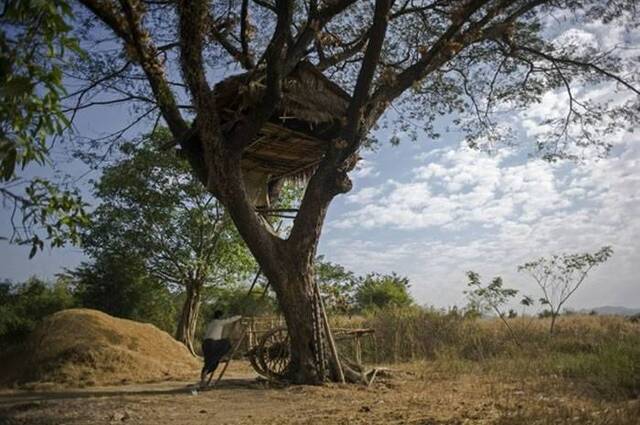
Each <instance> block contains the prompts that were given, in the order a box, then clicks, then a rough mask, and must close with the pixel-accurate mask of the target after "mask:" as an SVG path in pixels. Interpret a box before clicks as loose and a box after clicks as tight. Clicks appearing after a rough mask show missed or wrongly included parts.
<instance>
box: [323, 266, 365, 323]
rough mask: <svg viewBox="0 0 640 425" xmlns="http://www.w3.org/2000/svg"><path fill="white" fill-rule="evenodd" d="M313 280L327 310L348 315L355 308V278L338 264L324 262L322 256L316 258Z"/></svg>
mask: <svg viewBox="0 0 640 425" xmlns="http://www.w3.org/2000/svg"><path fill="white" fill-rule="evenodd" d="M315 278H316V281H317V283H318V286H319V288H320V292H321V294H322V296H323V301H324V305H325V307H326V308H327V309H328V310H330V311H333V312H340V313H349V312H351V311H352V310H353V309H354V308H355V307H356V306H355V299H354V290H355V286H356V283H357V278H356V276H355V275H354V274H353V272H351V271H349V270H347V269H346V268H344V266H341V265H340V264H336V263H332V262H330V261H325V259H324V257H323V256H318V258H316V263H315Z"/></svg>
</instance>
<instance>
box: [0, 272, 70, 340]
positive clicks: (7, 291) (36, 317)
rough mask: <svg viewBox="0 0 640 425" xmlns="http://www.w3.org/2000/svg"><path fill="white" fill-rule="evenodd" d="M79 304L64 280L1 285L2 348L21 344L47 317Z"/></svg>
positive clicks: (37, 280) (0, 319)
mask: <svg viewBox="0 0 640 425" xmlns="http://www.w3.org/2000/svg"><path fill="white" fill-rule="evenodd" d="M76 303H77V302H76V299H75V297H74V295H73V293H72V291H71V289H70V286H69V283H68V281H66V280H64V279H59V280H57V281H56V282H54V283H47V282H44V281H42V280H40V279H37V278H35V277H32V278H30V279H29V280H27V281H26V282H24V283H22V284H13V283H11V282H3V283H0V345H1V346H3V347H7V346H10V345H15V344H19V343H21V342H22V341H24V340H25V338H26V337H27V335H28V334H29V333H30V332H31V331H33V329H34V328H35V327H36V325H37V324H38V323H39V322H40V321H41V320H42V319H43V318H44V317H46V316H48V315H50V314H52V313H55V312H56V311H59V310H64V309H66V308H70V307H73V306H74V305H76Z"/></svg>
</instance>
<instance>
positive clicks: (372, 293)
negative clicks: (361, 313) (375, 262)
mask: <svg viewBox="0 0 640 425" xmlns="http://www.w3.org/2000/svg"><path fill="white" fill-rule="evenodd" d="M409 286H410V285H409V279H407V278H406V277H402V276H398V275H397V274H395V273H391V274H385V275H381V274H378V273H370V274H368V275H367V276H365V277H364V278H360V280H359V281H358V283H357V285H356V291H355V299H356V302H357V305H358V308H359V309H360V310H368V309H372V308H384V307H388V306H396V307H404V306H408V305H411V304H413V298H412V297H411V294H409Z"/></svg>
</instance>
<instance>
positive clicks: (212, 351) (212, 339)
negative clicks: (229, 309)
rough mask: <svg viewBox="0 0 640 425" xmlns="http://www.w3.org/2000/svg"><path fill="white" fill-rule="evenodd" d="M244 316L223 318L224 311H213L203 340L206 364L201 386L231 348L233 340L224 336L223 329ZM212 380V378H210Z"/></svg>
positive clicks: (201, 377) (202, 373)
mask: <svg viewBox="0 0 640 425" xmlns="http://www.w3.org/2000/svg"><path fill="white" fill-rule="evenodd" d="M241 318H242V316H233V317H230V318H228V319H223V318H222V311H220V310H216V311H215V312H214V313H213V320H212V321H211V322H210V323H209V325H208V326H207V330H206V332H205V334H204V340H203V341H202V355H203V356H204V366H203V367H202V372H201V373H200V386H201V387H204V386H205V383H204V381H205V379H206V377H207V375H211V377H213V372H215V370H216V368H217V367H218V364H219V363H220V360H221V359H222V357H224V355H225V354H227V353H228V352H229V350H230V349H231V342H230V341H229V339H228V338H222V330H223V329H224V326H225V325H229V324H231V323H234V322H236V321H238V320H240V319H241ZM209 382H211V378H209ZM207 385H208V383H207Z"/></svg>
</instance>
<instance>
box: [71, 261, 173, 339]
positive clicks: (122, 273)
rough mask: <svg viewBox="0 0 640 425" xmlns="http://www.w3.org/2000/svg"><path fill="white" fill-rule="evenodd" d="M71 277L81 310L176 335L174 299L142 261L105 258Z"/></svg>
mask: <svg viewBox="0 0 640 425" xmlns="http://www.w3.org/2000/svg"><path fill="white" fill-rule="evenodd" d="M71 276H72V278H73V280H74V285H75V291H76V293H77V298H78V302H79V304H80V305H81V306H82V307H86V308H92V309H96V310H100V311H103V312H105V313H107V314H109V315H111V316H115V317H121V318H125V319H132V320H137V321H142V322H149V323H152V324H154V325H156V326H157V327H159V328H160V329H162V330H165V331H167V332H168V333H170V334H173V333H174V332H175V327H176V318H177V308H176V303H175V296H174V295H173V294H172V293H171V292H170V291H169V290H168V289H167V288H166V286H165V285H164V284H163V283H162V282H160V281H158V280H157V279H154V278H153V277H151V276H150V275H149V274H148V273H147V272H146V269H145V267H144V265H143V263H142V262H141V261H140V260H139V259H136V258H135V257H125V256H105V257H104V258H101V259H100V260H98V261H96V262H94V263H91V264H86V263H83V264H82V265H81V266H80V267H78V269H76V270H75V271H73V272H71Z"/></svg>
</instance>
